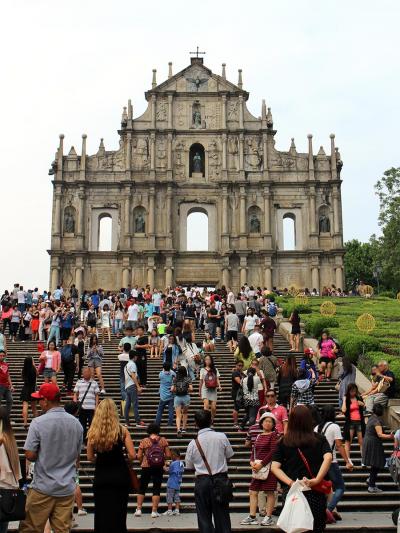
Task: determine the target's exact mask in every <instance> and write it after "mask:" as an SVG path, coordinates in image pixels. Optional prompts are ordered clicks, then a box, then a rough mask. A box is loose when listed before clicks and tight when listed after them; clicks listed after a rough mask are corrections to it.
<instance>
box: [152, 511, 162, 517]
mask: <svg viewBox="0 0 400 533" xmlns="http://www.w3.org/2000/svg"><path fill="white" fill-rule="evenodd" d="M159 516H160V514H159V513H157V511H152V513H151V518H158V517H159Z"/></svg>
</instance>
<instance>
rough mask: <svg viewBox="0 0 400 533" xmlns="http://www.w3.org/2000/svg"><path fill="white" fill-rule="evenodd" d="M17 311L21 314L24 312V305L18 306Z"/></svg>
mask: <svg viewBox="0 0 400 533" xmlns="http://www.w3.org/2000/svg"><path fill="white" fill-rule="evenodd" d="M18 311H20V312H21V313H23V312H24V311H25V304H18Z"/></svg>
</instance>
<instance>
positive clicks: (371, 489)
mask: <svg viewBox="0 0 400 533" xmlns="http://www.w3.org/2000/svg"><path fill="white" fill-rule="evenodd" d="M368 492H369V493H370V494H380V493H381V492H383V490H382V489H379V488H378V487H368Z"/></svg>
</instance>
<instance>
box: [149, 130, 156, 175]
mask: <svg viewBox="0 0 400 533" xmlns="http://www.w3.org/2000/svg"><path fill="white" fill-rule="evenodd" d="M155 168H156V135H155V133H152V134H151V135H150V170H155Z"/></svg>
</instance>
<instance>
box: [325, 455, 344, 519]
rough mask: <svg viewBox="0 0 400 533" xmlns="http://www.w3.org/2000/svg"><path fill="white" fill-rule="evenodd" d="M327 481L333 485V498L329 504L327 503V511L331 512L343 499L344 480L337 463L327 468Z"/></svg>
mask: <svg viewBox="0 0 400 533" xmlns="http://www.w3.org/2000/svg"><path fill="white" fill-rule="evenodd" d="M328 473H329V479H330V480H331V481H332V483H333V490H334V493H333V497H332V499H331V501H330V502H328V509H329V510H330V511H333V510H334V509H335V507H336V506H337V504H338V503H339V502H340V500H341V499H342V498H343V494H344V480H343V476H342V473H341V471H340V468H339V465H338V464H337V463H332V464H331V466H330V468H329V472H328Z"/></svg>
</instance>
